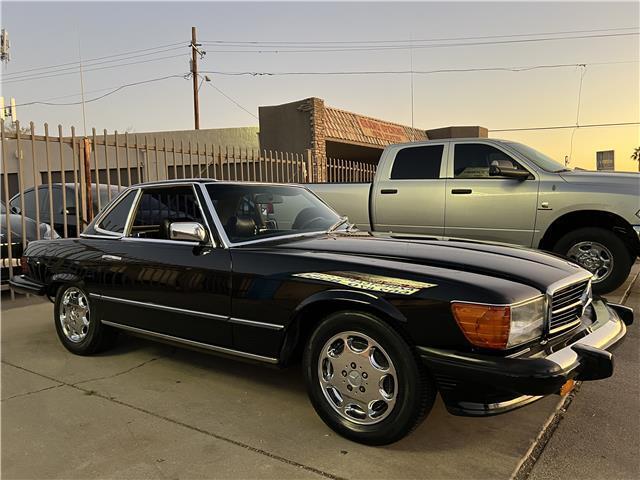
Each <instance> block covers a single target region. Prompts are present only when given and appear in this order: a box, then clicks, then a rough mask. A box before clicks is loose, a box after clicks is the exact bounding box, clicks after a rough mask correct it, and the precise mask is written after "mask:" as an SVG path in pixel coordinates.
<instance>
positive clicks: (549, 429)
mask: <svg viewBox="0 0 640 480" xmlns="http://www.w3.org/2000/svg"><path fill="white" fill-rule="evenodd" d="M639 277H640V270H639V271H637V272H636V274H635V275H634V277H633V279H632V280H631V282H629V285H628V286H627V288H626V289H625V291H624V293H623V294H622V297H620V300H619V303H620V304H624V302H626V301H627V299H628V298H629V295H630V294H631V288H632V287H633V285H634V284H635V283H636V281H638V278H639ZM581 385H582V382H578V383H576V386H575V388H574V389H573V390H572V391H571V393H569V394H568V395H567V396H566V397H564V398H562V399H560V401H559V402H558V404H557V405H556V408H555V409H554V411H553V413H552V414H551V415H549V417H548V418H547V420H546V421H545V422H544V424H543V425H542V429H541V430H540V433H538V436H537V437H536V438H535V440H534V441H533V442H532V443H531V446H530V447H529V449H528V450H527V452H526V453H525V454H524V456H523V457H522V458H521V459H520V461H519V462H518V464H517V465H516V468H515V469H514V470H513V473H512V474H511V476H510V477H509V480H525V479H526V478H528V477H529V474H530V473H531V470H532V469H533V467H534V465H535V464H536V462H537V461H538V459H539V458H540V456H541V455H542V452H544V449H545V447H546V446H547V443H548V442H549V439H550V438H551V437H552V436H553V434H554V433H555V431H556V429H557V428H558V425H559V424H560V422H561V421H562V419H563V418H564V416H565V414H566V413H567V410H568V409H569V406H570V405H571V402H573V399H574V398H575V397H576V395H577V394H578V392H579V391H580V386H581Z"/></svg>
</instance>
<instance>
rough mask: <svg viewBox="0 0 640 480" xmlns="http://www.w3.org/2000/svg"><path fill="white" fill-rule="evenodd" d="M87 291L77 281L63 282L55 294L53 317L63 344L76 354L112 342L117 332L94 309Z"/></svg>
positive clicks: (97, 348)
mask: <svg viewBox="0 0 640 480" xmlns="http://www.w3.org/2000/svg"><path fill="white" fill-rule="evenodd" d="M92 307H93V306H92V304H91V301H90V300H89V295H88V294H87V292H86V291H85V290H84V289H83V288H82V287H80V286H79V285H62V286H61V287H60V288H59V289H58V293H57V294H56V301H55V304H54V307H53V321H54V323H55V326H56V332H57V334H58V338H59V339H60V342H61V343H62V345H64V347H65V348H66V349H67V350H69V351H70V352H71V353H75V354H76V355H91V354H94V353H98V352H101V351H103V350H106V349H107V348H110V347H111V346H113V343H114V342H115V339H116V335H117V333H116V332H115V330H113V329H112V328H109V327H108V326H106V325H103V324H102V323H101V322H100V321H99V320H98V319H97V317H96V316H95V315H93V313H95V312H94V311H92Z"/></svg>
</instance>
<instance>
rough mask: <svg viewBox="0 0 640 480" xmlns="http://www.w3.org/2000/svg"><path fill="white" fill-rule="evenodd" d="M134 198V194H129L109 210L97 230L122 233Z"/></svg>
mask: <svg viewBox="0 0 640 480" xmlns="http://www.w3.org/2000/svg"><path fill="white" fill-rule="evenodd" d="M135 198H136V192H129V193H127V194H126V196H125V197H124V198H123V199H122V200H120V201H119V202H118V204H117V205H116V206H115V207H113V208H112V209H111V211H110V212H109V213H108V214H107V216H106V217H104V218H103V219H102V221H101V222H100V223H99V224H98V228H101V229H102V230H107V231H109V232H113V233H124V229H125V227H126V226H127V218H128V217H129V212H130V211H131V207H132V206H133V201H134V199H135Z"/></svg>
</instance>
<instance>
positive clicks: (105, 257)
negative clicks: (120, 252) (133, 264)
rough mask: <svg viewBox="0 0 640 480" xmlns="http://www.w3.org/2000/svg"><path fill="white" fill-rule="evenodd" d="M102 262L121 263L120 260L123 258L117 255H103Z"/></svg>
mask: <svg viewBox="0 0 640 480" xmlns="http://www.w3.org/2000/svg"><path fill="white" fill-rule="evenodd" d="M102 260H109V261H112V262H119V261H120V260H122V257H119V256H117V255H102Z"/></svg>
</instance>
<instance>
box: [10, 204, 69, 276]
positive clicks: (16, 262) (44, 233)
mask: <svg viewBox="0 0 640 480" xmlns="http://www.w3.org/2000/svg"><path fill="white" fill-rule="evenodd" d="M0 207H1V213H0V251H1V252H2V255H1V256H2V263H1V267H0V283H2V284H3V285H5V284H6V282H7V281H8V280H9V275H10V273H11V269H10V267H9V266H12V267H13V270H14V273H16V274H17V273H20V271H19V268H20V257H21V256H22V238H23V232H22V216H21V215H18V214H16V213H13V212H12V211H11V210H9V212H8V213H9V223H8V224H9V225H10V229H11V243H9V228H7V208H6V206H5V204H4V202H0ZM38 231H39V232H38ZM38 233H39V235H38ZM24 236H25V237H26V239H27V242H30V241H32V240H37V239H38V238H40V239H43V240H50V239H54V238H59V237H58V235H57V234H56V232H55V231H52V230H51V227H50V226H49V225H47V224H44V223H41V224H40V225H38V224H37V223H36V222H35V221H34V220H32V219H30V218H25V219H24ZM9 251H11V258H9Z"/></svg>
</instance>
